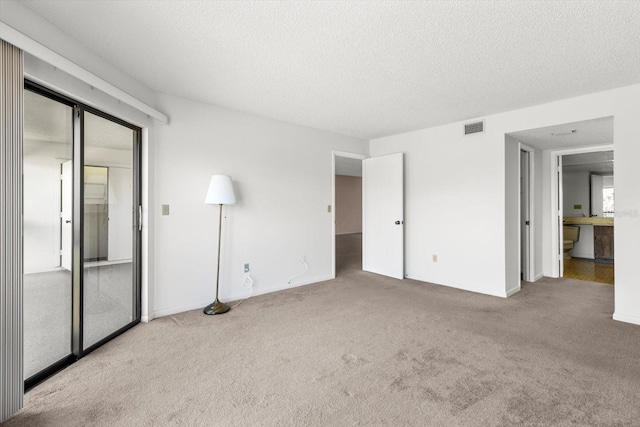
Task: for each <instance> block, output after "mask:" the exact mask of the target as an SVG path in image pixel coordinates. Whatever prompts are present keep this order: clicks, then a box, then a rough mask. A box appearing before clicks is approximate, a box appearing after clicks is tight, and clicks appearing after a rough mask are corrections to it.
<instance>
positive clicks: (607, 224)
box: [562, 216, 613, 227]
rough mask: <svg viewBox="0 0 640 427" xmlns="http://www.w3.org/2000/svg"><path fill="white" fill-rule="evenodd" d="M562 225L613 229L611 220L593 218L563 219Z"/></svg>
mask: <svg viewBox="0 0 640 427" xmlns="http://www.w3.org/2000/svg"><path fill="white" fill-rule="evenodd" d="M562 224H564V225H599V226H605V227H613V218H603V217H599V216H594V217H564V219H563V220H562Z"/></svg>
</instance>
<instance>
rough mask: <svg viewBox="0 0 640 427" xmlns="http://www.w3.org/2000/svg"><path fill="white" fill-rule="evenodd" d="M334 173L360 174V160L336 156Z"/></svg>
mask: <svg viewBox="0 0 640 427" xmlns="http://www.w3.org/2000/svg"><path fill="white" fill-rule="evenodd" d="M336 175H347V176H362V160H360V159H351V158H349V157H340V156H336Z"/></svg>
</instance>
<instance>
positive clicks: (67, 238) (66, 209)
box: [60, 160, 73, 271]
mask: <svg viewBox="0 0 640 427" xmlns="http://www.w3.org/2000/svg"><path fill="white" fill-rule="evenodd" d="M72 176H73V163H72V161H71V160H68V161H66V162H64V163H62V193H61V201H60V206H61V207H60V209H61V211H60V230H61V231H60V258H61V260H60V264H61V265H62V267H63V268H66V269H67V270H69V271H71V256H72V255H71V250H72V247H73V223H72V222H71V218H72V212H73V185H72Z"/></svg>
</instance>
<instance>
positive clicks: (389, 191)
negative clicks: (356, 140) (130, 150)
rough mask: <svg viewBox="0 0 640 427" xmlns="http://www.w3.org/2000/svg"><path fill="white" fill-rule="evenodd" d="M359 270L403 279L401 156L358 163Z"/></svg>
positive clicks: (402, 183)
mask: <svg viewBox="0 0 640 427" xmlns="http://www.w3.org/2000/svg"><path fill="white" fill-rule="evenodd" d="M362 269H363V270H365V271H370V272H372V273H378V274H382V275H385V276H390V277H395V278H396V279H402V278H403V277H404V171H403V155H402V153H397V154H390V155H387V156H381V157H374V158H370V159H365V160H363V161H362Z"/></svg>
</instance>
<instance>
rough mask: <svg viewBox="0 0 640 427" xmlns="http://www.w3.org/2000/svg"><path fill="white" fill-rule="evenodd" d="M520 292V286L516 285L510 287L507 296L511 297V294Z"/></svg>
mask: <svg viewBox="0 0 640 427" xmlns="http://www.w3.org/2000/svg"><path fill="white" fill-rule="evenodd" d="M518 292H520V286H515V287H513V288H511V289H509V290H508V291H507V292H505V297H506V298H509V297H510V296H511V295H515V294H517V293H518Z"/></svg>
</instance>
